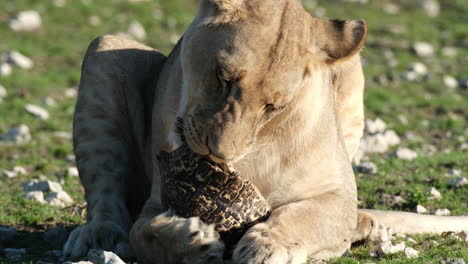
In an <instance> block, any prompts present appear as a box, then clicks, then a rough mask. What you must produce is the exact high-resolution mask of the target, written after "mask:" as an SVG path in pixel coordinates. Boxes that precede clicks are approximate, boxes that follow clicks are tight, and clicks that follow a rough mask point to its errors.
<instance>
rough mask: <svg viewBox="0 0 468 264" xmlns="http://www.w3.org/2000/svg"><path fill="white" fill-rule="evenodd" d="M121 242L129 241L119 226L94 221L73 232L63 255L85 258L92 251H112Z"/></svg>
mask: <svg viewBox="0 0 468 264" xmlns="http://www.w3.org/2000/svg"><path fill="white" fill-rule="evenodd" d="M121 241H128V235H127V232H125V230H124V229H123V228H121V227H120V226H119V225H117V224H115V223H114V222H111V221H99V222H98V221H96V222H93V221H92V222H89V223H87V224H86V225H83V226H80V227H78V228H76V229H75V230H73V232H72V233H71V234H70V236H69V237H68V240H67V242H66V243H65V246H64V247H63V253H64V255H65V256H71V257H83V256H86V253H88V251H89V250H90V249H104V250H110V251H112V250H114V247H115V245H117V243H119V242H121Z"/></svg>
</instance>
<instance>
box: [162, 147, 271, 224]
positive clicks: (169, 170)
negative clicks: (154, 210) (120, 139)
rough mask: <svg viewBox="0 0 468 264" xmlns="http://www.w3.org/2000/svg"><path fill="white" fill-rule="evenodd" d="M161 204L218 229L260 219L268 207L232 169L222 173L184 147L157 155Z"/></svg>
mask: <svg viewBox="0 0 468 264" xmlns="http://www.w3.org/2000/svg"><path fill="white" fill-rule="evenodd" d="M159 162H160V170H161V175H162V192H161V193H162V197H161V198H162V203H163V206H164V207H165V210H167V209H172V210H173V211H174V212H175V213H176V214H177V215H179V216H182V217H193V216H199V217H200V219H201V220H202V221H203V222H205V223H207V224H215V228H216V230H217V231H218V232H225V231H230V230H231V231H232V230H238V229H243V228H244V227H247V226H251V225H252V224H253V223H254V222H256V221H260V220H264V219H265V217H266V216H268V215H269V214H270V211H271V208H270V206H269V205H268V203H267V202H266V201H265V199H264V198H263V197H262V196H261V194H260V192H259V191H258V189H257V188H256V187H255V186H254V185H253V184H252V183H250V182H249V181H247V180H244V179H242V178H241V177H240V176H239V175H238V174H237V173H235V172H229V173H227V172H224V171H223V170H221V169H220V168H219V167H218V166H216V165H213V164H211V163H210V162H209V161H207V160H205V159H204V158H203V157H201V156H199V155H197V154H195V153H193V152H192V151H190V149H188V147H186V146H182V147H180V148H178V149H177V150H175V151H173V152H171V153H167V152H161V153H160V155H159Z"/></svg>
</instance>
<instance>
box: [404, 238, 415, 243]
mask: <svg viewBox="0 0 468 264" xmlns="http://www.w3.org/2000/svg"><path fill="white" fill-rule="evenodd" d="M406 241H408V242H410V243H413V244H416V243H417V242H416V240H414V239H412V238H411V237H409V238H408V239H407V240H406Z"/></svg>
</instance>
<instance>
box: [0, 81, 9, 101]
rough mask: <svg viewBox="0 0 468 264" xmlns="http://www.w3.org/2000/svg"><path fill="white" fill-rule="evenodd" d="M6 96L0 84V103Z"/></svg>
mask: <svg viewBox="0 0 468 264" xmlns="http://www.w3.org/2000/svg"><path fill="white" fill-rule="evenodd" d="M7 95H8V93H7V90H6V89H5V87H3V86H2V85H1V84H0V103H1V102H2V100H3V98H5V97H6V96H7Z"/></svg>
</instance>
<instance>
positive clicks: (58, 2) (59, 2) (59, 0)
mask: <svg viewBox="0 0 468 264" xmlns="http://www.w3.org/2000/svg"><path fill="white" fill-rule="evenodd" d="M66 4H67V0H54V5H55V6H56V7H64V6H65V5H66Z"/></svg>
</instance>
